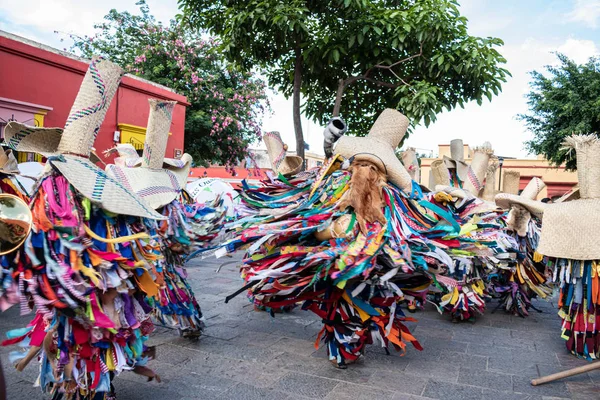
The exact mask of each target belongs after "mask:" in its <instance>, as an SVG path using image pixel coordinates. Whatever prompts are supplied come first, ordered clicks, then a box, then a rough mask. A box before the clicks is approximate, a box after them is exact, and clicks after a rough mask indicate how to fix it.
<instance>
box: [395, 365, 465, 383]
mask: <svg viewBox="0 0 600 400" xmlns="http://www.w3.org/2000/svg"><path fill="white" fill-rule="evenodd" d="M405 372H406V374H408V375H412V376H417V377H421V378H422V377H427V378H433V379H435V380H436V381H446V382H457V381H458V374H459V368H457V364H452V363H441V362H435V363H431V362H428V361H412V362H411V363H410V364H408V367H407V368H406V371H405Z"/></svg>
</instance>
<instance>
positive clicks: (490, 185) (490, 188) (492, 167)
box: [481, 157, 498, 201]
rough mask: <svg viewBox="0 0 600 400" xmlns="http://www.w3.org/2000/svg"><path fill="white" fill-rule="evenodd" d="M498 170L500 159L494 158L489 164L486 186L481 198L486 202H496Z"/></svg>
mask: <svg viewBox="0 0 600 400" xmlns="http://www.w3.org/2000/svg"><path fill="white" fill-rule="evenodd" d="M497 169H498V159H497V158H495V157H493V158H492V159H491V160H490V163H489V164H488V168H487V171H486V173H485V184H484V186H483V192H482V194H481V198H482V199H483V200H485V201H494V196H496V193H497V190H496V170H497Z"/></svg>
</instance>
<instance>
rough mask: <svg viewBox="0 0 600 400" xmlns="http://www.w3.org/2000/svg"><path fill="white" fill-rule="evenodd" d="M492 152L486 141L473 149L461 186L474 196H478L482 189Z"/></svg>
mask: <svg viewBox="0 0 600 400" xmlns="http://www.w3.org/2000/svg"><path fill="white" fill-rule="evenodd" d="M493 154H494V150H492V145H491V144H489V143H488V142H486V143H484V144H483V146H481V147H477V148H475V149H474V150H473V159H472V160H471V165H469V170H468V171H467V177H466V179H465V180H464V181H463V188H464V189H465V190H468V191H469V192H471V193H472V194H474V195H475V196H479V195H480V193H481V191H482V190H483V187H484V179H485V175H486V172H487V169H488V165H489V162H490V159H491V157H492V155H493Z"/></svg>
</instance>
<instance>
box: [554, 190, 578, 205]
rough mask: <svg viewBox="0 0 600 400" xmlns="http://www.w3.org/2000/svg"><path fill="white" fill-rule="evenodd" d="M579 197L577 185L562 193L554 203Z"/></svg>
mask: <svg viewBox="0 0 600 400" xmlns="http://www.w3.org/2000/svg"><path fill="white" fill-rule="evenodd" d="M579 198H580V195H579V186H575V187H574V188H573V189H571V190H570V191H568V192H567V193H565V194H563V195H562V196H561V197H560V198H559V199H558V200H556V201H555V203H563V202H565V201H571V200H577V199H579Z"/></svg>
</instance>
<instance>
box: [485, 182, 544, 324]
mask: <svg viewBox="0 0 600 400" xmlns="http://www.w3.org/2000/svg"><path fill="white" fill-rule="evenodd" d="M545 186H546V184H545V183H544V182H543V181H542V180H541V179H540V178H532V179H531V180H530V181H529V183H528V184H527V186H526V187H525V189H523V191H522V192H521V194H520V195H514V194H509V193H500V194H498V195H496V204H497V205H498V206H499V207H501V208H504V209H510V211H509V213H508V218H507V230H508V231H510V232H512V234H513V237H514V238H515V239H516V240H517V242H518V244H519V248H518V249H519V254H518V258H517V263H516V265H514V266H512V267H510V268H505V269H502V268H501V269H499V270H498V271H497V272H496V273H494V274H493V275H491V276H490V279H491V286H492V287H493V290H494V291H495V292H496V293H499V294H500V303H499V305H498V307H502V308H504V310H506V311H507V312H510V313H512V314H514V315H519V316H521V317H525V316H527V315H529V308H533V309H535V307H534V306H533V305H532V304H531V300H532V299H533V298H534V297H539V298H541V299H546V298H549V297H550V296H551V295H552V287H550V285H549V283H548V282H547V278H546V263H545V262H543V257H542V256H541V255H540V254H539V253H537V252H536V251H535V250H536V249H537V247H538V242H539V240H540V232H541V229H542V217H543V214H544V208H545V204H544V203H542V202H540V201H537V200H536V198H537V196H538V194H539V193H540V192H541V191H542V189H544V187H545Z"/></svg>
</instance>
